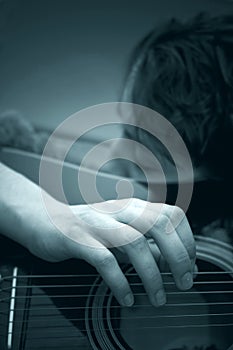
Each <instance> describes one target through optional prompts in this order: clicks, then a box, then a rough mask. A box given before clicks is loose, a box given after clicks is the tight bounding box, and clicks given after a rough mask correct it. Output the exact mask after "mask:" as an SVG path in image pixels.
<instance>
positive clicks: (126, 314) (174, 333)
mask: <svg viewBox="0 0 233 350" xmlns="http://www.w3.org/2000/svg"><path fill="white" fill-rule="evenodd" d="M198 268H199V273H198V276H197V278H196V279H195V283H194V286H193V288H192V289H191V290H189V291H186V292H182V291H179V290H178V289H177V288H176V286H175V284H174V281H173V278H172V276H171V274H164V275H163V280H164V283H165V289H166V292H167V304H166V305H165V306H163V307H160V308H155V307H153V306H151V304H150V302H149V300H148V298H147V296H146V293H145V290H144V289H143V287H142V284H141V282H140V280H139V278H138V276H137V275H136V274H135V272H134V270H133V269H132V268H129V269H128V270H127V274H128V279H129V281H130V283H131V287H132V289H133V292H134V295H135V305H134V306H133V307H132V308H124V307H120V306H119V305H118V304H117V302H116V301H115V299H114V297H113V296H112V294H111V293H110V291H109V289H108V288H107V287H106V286H105V284H103V283H100V282H99V281H98V283H97V285H96V289H95V297H93V299H92V300H89V302H90V303H91V305H92V307H93V308H92V311H91V313H90V314H89V315H88V316H89V317H88V319H89V321H88V322H87V326H88V329H89V338H90V339H91V342H92V346H93V348H94V349H98V348H99V347H98V346H99V344H100V345H101V346H102V348H104V349H112V350H113V349H116V348H117V349H133V350H143V349H148V350H152V349H153V350H154V349H155V348H156V349H160V350H194V349H195V350H205V349H208V350H225V349H228V347H229V346H230V345H231V344H232V342H233V335H232V328H233V298H232V284H231V283H232V277H231V275H229V274H227V273H225V272H224V271H223V270H221V269H220V268H218V267H216V266H215V265H213V264H211V263H207V262H204V261H202V260H199V261H198ZM89 305H90V304H89Z"/></svg>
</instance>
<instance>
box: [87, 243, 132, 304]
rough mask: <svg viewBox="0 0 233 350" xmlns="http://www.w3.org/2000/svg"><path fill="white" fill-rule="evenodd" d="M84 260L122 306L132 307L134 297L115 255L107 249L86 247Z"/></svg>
mask: <svg viewBox="0 0 233 350" xmlns="http://www.w3.org/2000/svg"><path fill="white" fill-rule="evenodd" d="M83 258H84V259H85V260H86V261H87V262H89V263H90V264H91V265H93V266H94V267H95V268H96V269H97V271H98V272H99V274H100V275H101V276H102V278H103V280H104V281H105V282H106V284H107V285H108V286H109V288H110V289H111V290H112V292H113V294H114V296H115V297H116V299H117V300H118V302H119V303H120V304H121V305H122V306H132V305H133V303H134V296H133V293H132V291H131V289H130V286H129V283H128V281H127V279H126V277H125V276H124V274H123V272H122V270H121V269H120V266H119V265H118V262H117V260H116V258H115V257H114V255H113V254H112V253H111V252H110V250H108V249H107V248H105V247H103V248H101V249H92V248H89V247H85V252H84V254H83Z"/></svg>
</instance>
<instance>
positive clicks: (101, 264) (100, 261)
mask: <svg viewBox="0 0 233 350" xmlns="http://www.w3.org/2000/svg"><path fill="white" fill-rule="evenodd" d="M94 262H95V265H96V266H97V268H105V267H109V266H112V265H115V258H114V256H113V255H112V254H111V253H110V252H109V253H104V254H102V255H100V256H98V257H97V258H95V259H94Z"/></svg>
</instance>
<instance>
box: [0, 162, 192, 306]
mask: <svg viewBox="0 0 233 350" xmlns="http://www.w3.org/2000/svg"><path fill="white" fill-rule="evenodd" d="M0 193H1V198H0V213H1V216H0V217H1V220H0V230H1V232H2V233H3V234H4V235H6V236H7V237H9V238H11V239H13V240H15V241H17V242H19V243H20V244H22V245H24V246H25V247H27V248H28V249H29V250H30V252H32V253H33V254H34V255H36V256H38V257H40V258H42V259H44V260H47V261H54V262H56V261H62V260H65V259H68V258H77V259H84V260H86V261H87V262H89V263H90V264H91V265H93V266H94V267H95V268H96V269H97V271H98V272H99V273H100V275H101V276H102V277H103V279H104V280H105V282H106V283H107V284H108V285H109V287H110V288H111V289H112V291H113V293H114V295H115V297H116V298H117V300H118V301H119V303H120V304H121V305H124V306H131V305H133V303H134V297H133V294H132V291H131V289H130V286H129V284H128V282H127V279H126V277H125V276H124V274H123V272H122V270H121V268H120V265H119V262H120V258H119V257H120V256H123V257H124V258H125V259H126V260H129V261H130V262H131V263H132V264H133V266H134V268H135V270H136V271H137V273H138V275H139V277H140V278H141V280H142V282H143V285H144V287H145V290H146V292H147V294H148V297H149V299H150V301H151V303H152V305H154V306H159V305H163V304H164V303H165V302H166V295H165V292H164V287H163V283H162V278H161V274H160V267H161V265H162V263H163V264H164V261H165V262H166V264H168V266H169V268H170V270H171V272H172V274H173V277H174V280H175V282H176V285H177V287H178V288H179V289H181V290H186V289H189V288H191V287H192V284H193V275H192V274H193V271H194V266H195V242H194V238H193V235H192V232H191V229H190V226H189V223H188V221H187V219H186V217H185V215H184V213H183V212H182V210H181V209H180V208H177V207H173V206H169V205H161V204H160V203H149V202H144V201H142V200H139V199H131V200H130V201H128V200H126V199H125V200H114V201H107V202H103V203H98V204H95V205H94V206H88V205H76V206H68V209H69V210H67V205H66V204H63V203H61V202H58V201H57V200H55V199H54V198H52V197H51V196H49V195H48V194H46V195H47V197H48V198H49V200H50V203H52V205H53V208H54V211H53V220H51V216H49V215H48V212H47V210H46V208H45V206H44V203H43V201H42V197H41V189H40V188H39V187H38V186H37V185H36V184H34V183H32V182H31V181H29V180H28V179H26V178H25V177H23V176H22V175H20V174H18V173H16V172H14V171H13V170H11V169H9V168H7V167H6V166H4V165H2V164H0ZM113 208H114V210H113ZM116 209H118V210H116ZM139 212H140V213H142V214H141V216H140V220H135V219H137V217H138V213H139ZM54 222H56V223H59V225H60V226H59V228H58V227H57V226H58V225H54ZM61 228H62V229H61ZM148 228H149V229H148ZM168 228H169V229H168ZM145 231H146V235H144V234H142V233H145ZM112 233H114V235H113V234H112ZM116 235H117V236H116ZM114 237H117V242H118V246H117V247H112V245H114V244H115V238H114ZM121 244H122V245H121Z"/></svg>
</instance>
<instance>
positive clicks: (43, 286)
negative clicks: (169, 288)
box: [0, 277, 233, 292]
mask: <svg viewBox="0 0 233 350" xmlns="http://www.w3.org/2000/svg"><path fill="white" fill-rule="evenodd" d="M46 278H47V277H46ZM163 284H164V285H165V286H166V285H173V286H175V282H163ZM206 284H210V285H211V284H233V281H231V280H225V281H222V280H220V281H200V282H195V281H194V282H193V285H194V286H198V285H206ZM97 285H100V284H97ZM92 286H93V283H89V284H84V283H83V284H52V285H51V284H34V285H30V286H27V285H17V289H22V288H23V289H24V288H25V289H30V288H86V287H92ZM130 286H143V283H142V282H137V283H136V282H135V283H131V282H130ZM11 288H12V287H6V288H0V291H1V292H6V291H9V290H11Z"/></svg>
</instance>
